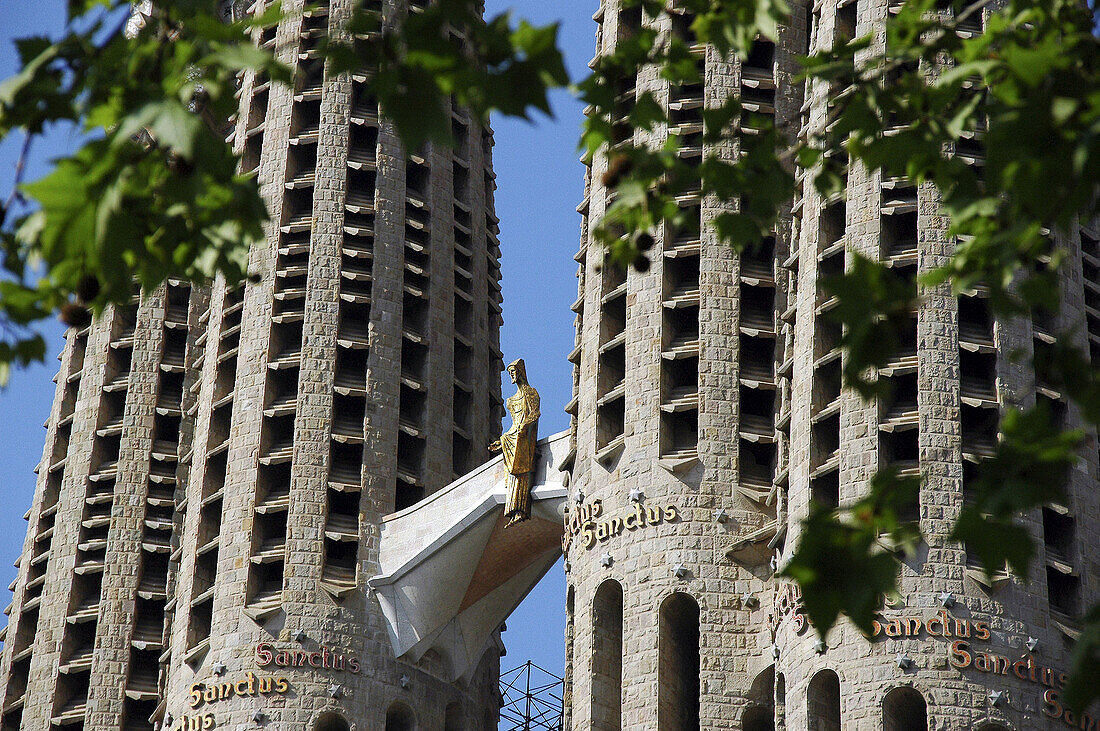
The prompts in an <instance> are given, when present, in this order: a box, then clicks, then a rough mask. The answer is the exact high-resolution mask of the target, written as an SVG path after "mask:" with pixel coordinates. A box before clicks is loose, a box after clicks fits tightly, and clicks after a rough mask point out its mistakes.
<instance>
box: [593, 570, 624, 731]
mask: <svg viewBox="0 0 1100 731" xmlns="http://www.w3.org/2000/svg"><path fill="white" fill-rule="evenodd" d="M622 709H623V587H622V586H621V585H620V584H619V582H617V581H615V580H613V579H608V580H607V581H605V582H603V583H602V584H600V588H599V589H597V590H596V598H595V599H594V600H593V602H592V729H593V731H619V730H620V729H621V728H622V725H623V718H622Z"/></svg>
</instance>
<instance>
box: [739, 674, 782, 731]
mask: <svg viewBox="0 0 1100 731" xmlns="http://www.w3.org/2000/svg"><path fill="white" fill-rule="evenodd" d="M748 695H749V706H748V707H747V708H745V713H744V715H743V716H742V717H741V728H742V729H743V731H775V665H769V666H768V667H767V668H766V669H764V670H762V671H761V672H760V673H759V674H758V675H757V676H756V678H755V679H754V680H753V681H752V685H751V686H749V694H748Z"/></svg>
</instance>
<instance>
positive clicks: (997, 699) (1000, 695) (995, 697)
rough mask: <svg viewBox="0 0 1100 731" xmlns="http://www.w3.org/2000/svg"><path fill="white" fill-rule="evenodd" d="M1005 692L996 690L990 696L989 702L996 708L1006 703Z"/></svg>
mask: <svg viewBox="0 0 1100 731" xmlns="http://www.w3.org/2000/svg"><path fill="white" fill-rule="evenodd" d="M1004 697H1005V692H1004V691H1003V690H994V691H992V692H990V694H989V702H990V703H992V704H993V705H994V706H999V705H1001V704H1002V703H1004Z"/></svg>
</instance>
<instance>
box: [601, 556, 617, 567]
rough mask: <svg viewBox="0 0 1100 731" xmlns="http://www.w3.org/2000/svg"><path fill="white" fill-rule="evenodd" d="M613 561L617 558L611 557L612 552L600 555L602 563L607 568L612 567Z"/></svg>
mask: <svg viewBox="0 0 1100 731" xmlns="http://www.w3.org/2000/svg"><path fill="white" fill-rule="evenodd" d="M613 563H615V559H613V558H612V557H611V553H610V552H608V553H605V554H604V555H602V556H600V565H601V566H603V567H604V568H605V569H609V568H611V564H613Z"/></svg>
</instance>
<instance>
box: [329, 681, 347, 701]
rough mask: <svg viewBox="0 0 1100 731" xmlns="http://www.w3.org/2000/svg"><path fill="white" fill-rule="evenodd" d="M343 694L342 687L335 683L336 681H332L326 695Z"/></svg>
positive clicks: (335, 695)
mask: <svg viewBox="0 0 1100 731" xmlns="http://www.w3.org/2000/svg"><path fill="white" fill-rule="evenodd" d="M343 694H344V689H343V687H342V686H339V685H337V684H336V683H333V684H332V685H330V686H329V687H328V695H329V697H330V698H339V697H340V696H342V695H343Z"/></svg>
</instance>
